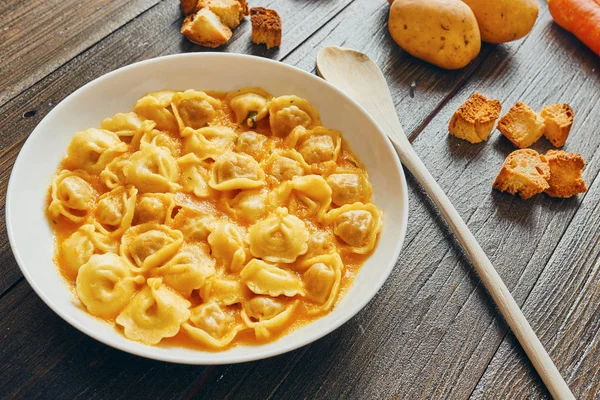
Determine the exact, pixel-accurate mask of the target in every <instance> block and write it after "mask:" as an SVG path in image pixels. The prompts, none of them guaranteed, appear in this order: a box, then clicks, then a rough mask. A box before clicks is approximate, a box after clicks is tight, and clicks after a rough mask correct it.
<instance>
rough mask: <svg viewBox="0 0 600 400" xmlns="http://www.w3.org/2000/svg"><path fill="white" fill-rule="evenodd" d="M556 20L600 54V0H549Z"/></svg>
mask: <svg viewBox="0 0 600 400" xmlns="http://www.w3.org/2000/svg"><path fill="white" fill-rule="evenodd" d="M548 9H549V10H550V14H551V15H552V18H553V19H554V21H555V22H556V23H557V24H558V25H560V26H561V27H563V28H564V29H566V30H567V31H569V32H571V33H572V34H574V35H575V36H576V37H577V38H578V39H579V40H581V41H582V42H583V43H584V44H585V45H586V46H588V47H589V48H590V49H591V50H592V51H593V52H594V53H596V54H597V55H599V56H600V0H548Z"/></svg>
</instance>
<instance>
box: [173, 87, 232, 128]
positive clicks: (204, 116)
mask: <svg viewBox="0 0 600 400" xmlns="http://www.w3.org/2000/svg"><path fill="white" fill-rule="evenodd" d="M171 105H172V106H173V113H174V114H175V118H177V123H178V124H179V130H180V131H181V130H183V129H184V128H185V127H190V128H192V129H200V128H202V127H204V126H205V125H206V124H207V123H209V122H211V121H212V120H213V119H214V118H215V116H216V115H217V111H216V110H215V109H218V108H220V107H221V101H220V100H217V99H215V98H214V97H211V96H209V95H207V94H206V93H204V92H200V91H197V90H193V89H189V90H186V91H185V92H178V93H175V95H174V96H173V100H172V101H171Z"/></svg>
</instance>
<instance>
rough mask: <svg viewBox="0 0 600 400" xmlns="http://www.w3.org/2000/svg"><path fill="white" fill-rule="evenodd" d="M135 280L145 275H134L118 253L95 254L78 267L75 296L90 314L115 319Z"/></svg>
mask: <svg viewBox="0 0 600 400" xmlns="http://www.w3.org/2000/svg"><path fill="white" fill-rule="evenodd" d="M140 278H141V279H140ZM136 282H138V283H143V282H144V278H142V277H137V278H134V277H133V276H132V275H131V272H130V271H129V268H127V264H126V263H125V261H123V259H121V257H119V256H118V255H117V254H115V253H106V254H95V255H93V256H91V257H90V259H89V260H88V262H86V263H85V264H83V265H82V266H81V268H79V273H78V274H77V295H78V296H79V299H80V300H81V302H82V303H83V304H84V305H85V306H86V308H87V309H88V311H89V312H90V313H92V314H94V315H96V316H98V317H102V318H114V317H116V316H117V315H118V314H119V313H120V312H121V310H122V309H123V308H125V306H126V305H127V304H128V303H129V301H130V300H131V297H132V296H133V294H134V293H135V290H136Z"/></svg>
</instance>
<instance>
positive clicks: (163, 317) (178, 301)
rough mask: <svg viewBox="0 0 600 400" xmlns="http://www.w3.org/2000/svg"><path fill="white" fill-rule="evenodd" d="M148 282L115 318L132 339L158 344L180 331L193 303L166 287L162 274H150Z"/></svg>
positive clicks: (126, 334)
mask: <svg viewBox="0 0 600 400" xmlns="http://www.w3.org/2000/svg"><path fill="white" fill-rule="evenodd" d="M147 283H148V285H147V286H145V287H144V288H143V289H142V290H140V291H139V292H138V293H137V294H136V295H135V296H134V297H133V299H131V302H130V303H129V304H128V305H127V307H125V309H124V310H123V311H122V312H121V313H120V314H119V316H118V317H117V319H116V321H117V324H119V325H121V326H122V327H123V331H124V333H125V336H126V337H128V338H129V339H133V340H137V341H138V342H142V343H144V344H157V343H158V342H160V341H161V340H162V339H163V338H166V337H173V336H175V335H176V334H177V332H179V328H180V326H181V324H182V323H184V322H185V321H187V320H188V318H189V317H190V314H191V312H190V310H189V308H190V306H191V303H190V302H189V301H187V300H186V299H184V298H183V297H181V296H180V295H179V294H177V293H174V292H171V291H170V290H169V289H167V287H166V286H165V285H163V283H162V279H161V278H149V279H148V281H147Z"/></svg>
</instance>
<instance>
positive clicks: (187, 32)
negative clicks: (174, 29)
mask: <svg viewBox="0 0 600 400" xmlns="http://www.w3.org/2000/svg"><path fill="white" fill-rule="evenodd" d="M181 33H182V34H183V35H184V36H185V37H186V38H188V39H189V40H190V41H191V42H194V43H196V44H199V45H201V46H206V47H213V48H214V47H219V46H221V45H222V44H224V43H226V42H227V41H228V40H229V38H231V29H229V28H228V27H227V26H225V25H224V24H223V23H222V22H221V20H220V19H219V17H218V16H217V15H216V14H215V13H213V12H212V11H210V10H209V9H208V8H203V9H202V10H200V11H198V12H197V13H196V14H193V15H188V16H187V17H186V18H185V20H184V21H183V25H182V26H181Z"/></svg>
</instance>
